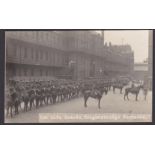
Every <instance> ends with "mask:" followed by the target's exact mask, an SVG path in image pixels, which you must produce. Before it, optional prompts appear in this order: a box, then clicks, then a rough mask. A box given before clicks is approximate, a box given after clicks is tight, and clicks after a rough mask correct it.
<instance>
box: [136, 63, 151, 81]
mask: <svg viewBox="0 0 155 155" xmlns="http://www.w3.org/2000/svg"><path fill="white" fill-rule="evenodd" d="M133 76H134V79H136V80H142V81H144V80H145V78H146V77H147V76H148V63H135V64H134V74H133Z"/></svg>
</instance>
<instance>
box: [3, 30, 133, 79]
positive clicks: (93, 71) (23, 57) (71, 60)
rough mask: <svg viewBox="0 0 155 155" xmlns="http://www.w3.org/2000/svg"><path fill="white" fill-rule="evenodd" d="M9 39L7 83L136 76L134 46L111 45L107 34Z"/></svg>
mask: <svg viewBox="0 0 155 155" xmlns="http://www.w3.org/2000/svg"><path fill="white" fill-rule="evenodd" d="M5 36H6V78H7V79H9V78H12V77H18V78H30V79H37V78H47V77H49V78H52V77H57V78H69V79H85V78H89V77H103V76H105V75H107V76H116V75H129V74H131V73H132V72H133V68H134V55H133V51H132V49H131V47H130V45H121V46H116V45H112V44H111V43H110V44H109V45H107V44H105V43H104V32H102V33H101V34H98V33H96V32H94V31H8V32H6V33H5Z"/></svg>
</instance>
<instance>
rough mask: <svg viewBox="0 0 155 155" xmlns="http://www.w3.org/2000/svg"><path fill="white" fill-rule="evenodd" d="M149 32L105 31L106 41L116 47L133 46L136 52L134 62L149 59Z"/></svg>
mask: <svg viewBox="0 0 155 155" xmlns="http://www.w3.org/2000/svg"><path fill="white" fill-rule="evenodd" d="M148 32H149V31H147V30H118V31H112V30H111V31H108V30H107V31H106V30H105V31H104V40H105V42H107V43H109V42H111V43H112V44H115V45H122V44H129V45H131V48H132V50H133V51H134V61H135V62H136V63H137V62H143V61H144V60H145V59H146V58H148Z"/></svg>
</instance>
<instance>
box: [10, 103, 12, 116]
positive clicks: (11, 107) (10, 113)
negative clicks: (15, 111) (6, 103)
mask: <svg viewBox="0 0 155 155" xmlns="http://www.w3.org/2000/svg"><path fill="white" fill-rule="evenodd" d="M10 115H11V117H12V105H11V106H10Z"/></svg>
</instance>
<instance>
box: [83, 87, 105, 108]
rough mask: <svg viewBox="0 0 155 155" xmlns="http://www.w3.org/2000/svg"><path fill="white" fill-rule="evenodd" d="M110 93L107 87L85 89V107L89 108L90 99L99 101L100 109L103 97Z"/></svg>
mask: <svg viewBox="0 0 155 155" xmlns="http://www.w3.org/2000/svg"><path fill="white" fill-rule="evenodd" d="M104 93H105V94H107V93H108V89H107V88H105V87H102V88H101V87H100V88H96V87H95V88H92V89H85V90H83V95H84V107H87V100H88V98H89V97H91V98H94V99H97V100H98V108H99V109H100V108H101V106H100V101H101V98H102V96H103V94H104Z"/></svg>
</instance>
